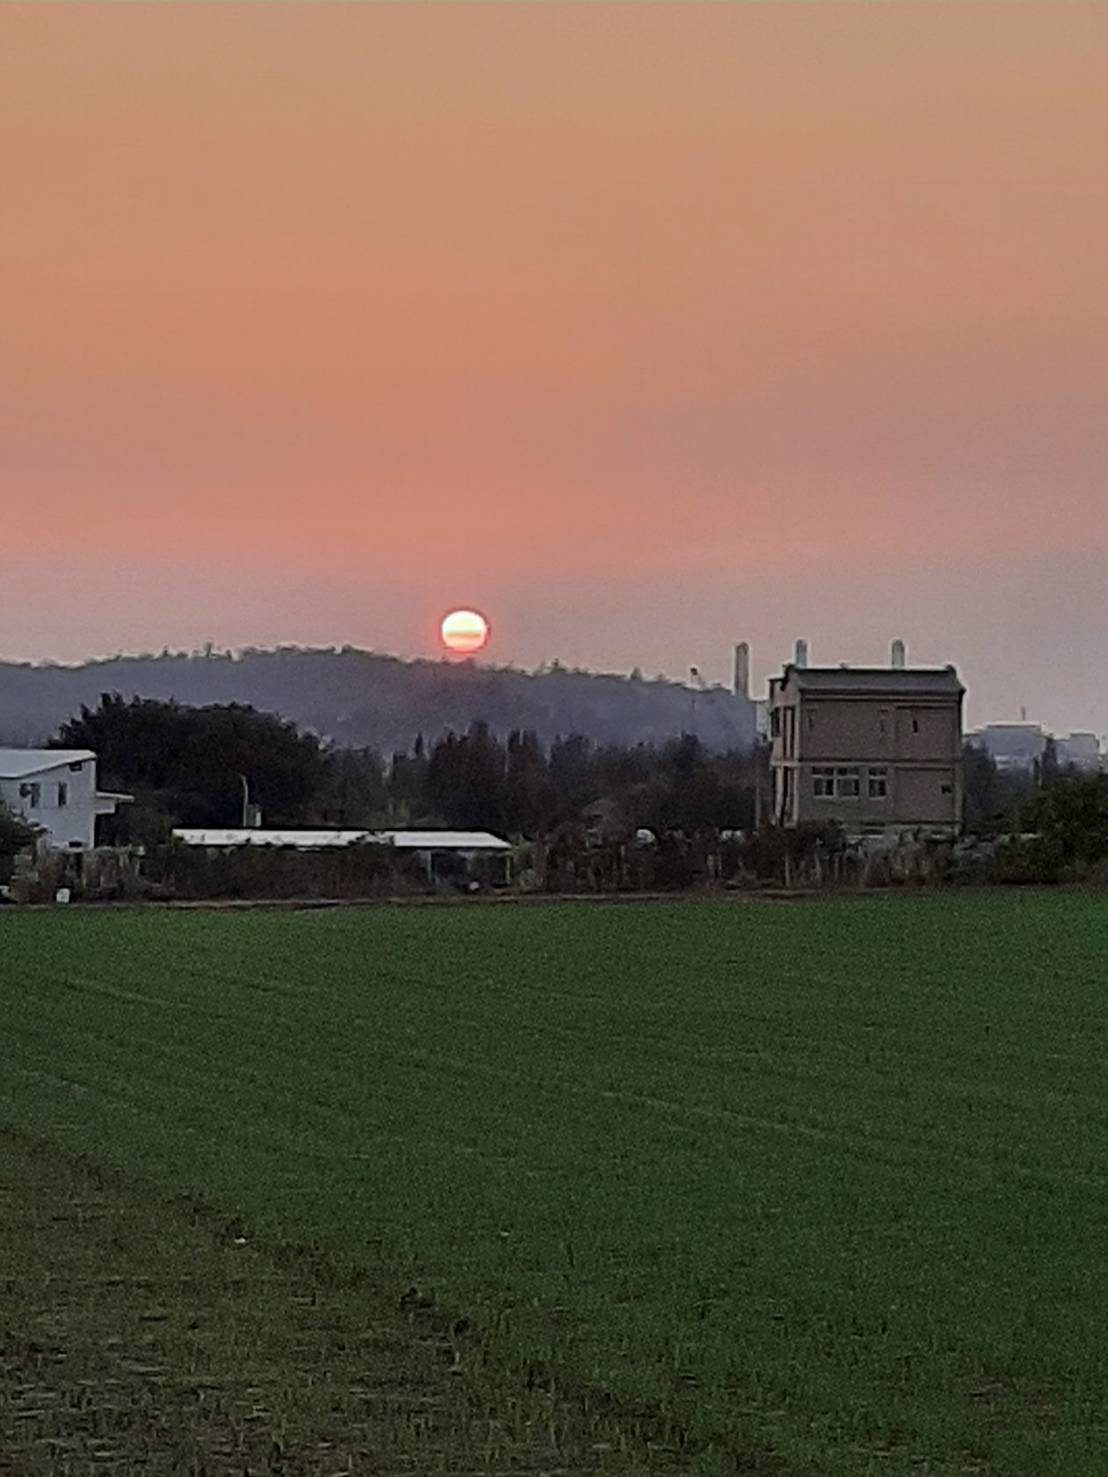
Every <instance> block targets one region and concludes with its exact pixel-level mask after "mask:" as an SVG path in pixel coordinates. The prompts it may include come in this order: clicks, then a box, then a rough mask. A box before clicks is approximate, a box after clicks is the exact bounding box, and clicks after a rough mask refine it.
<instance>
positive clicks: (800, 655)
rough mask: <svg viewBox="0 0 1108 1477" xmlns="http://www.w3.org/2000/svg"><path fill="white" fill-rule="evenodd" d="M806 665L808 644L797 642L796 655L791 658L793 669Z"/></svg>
mask: <svg viewBox="0 0 1108 1477" xmlns="http://www.w3.org/2000/svg"><path fill="white" fill-rule="evenodd" d="M807 665H808V643H807V641H798V642H797V643H796V654H795V655H794V657H793V666H794V667H806V666H807Z"/></svg>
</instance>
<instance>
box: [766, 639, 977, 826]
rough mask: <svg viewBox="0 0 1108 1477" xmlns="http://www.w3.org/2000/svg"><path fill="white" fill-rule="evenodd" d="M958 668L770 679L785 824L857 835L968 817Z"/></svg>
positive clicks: (898, 661) (789, 672) (799, 666)
mask: <svg viewBox="0 0 1108 1477" xmlns="http://www.w3.org/2000/svg"><path fill="white" fill-rule="evenodd" d="M964 693H965V689H964V688H963V687H962V684H961V682H960V681H959V680H958V674H957V672H956V671H955V669H954V668H953V667H939V668H922V667H916V668H911V667H908V666H907V665H906V664H905V660H904V647H903V643H901V642H896V643H895V644H894V648H893V659H892V663H891V665H890V666H888V667H849V666H845V665H844V666H840V667H810V666H808V661H807V647H806V645H805V643H804V642H797V652H796V660H794V661H792V662H790V663H788V664H787V665H786V667H785V669H784V671H783V672H782V674H781V676H780V677H774V678H771V680H770V696H769V713H770V741H771V744H772V750H771V767H772V773H773V814H774V819H775V820H776V822H777V824H778V825H782V826H797V825H801V824H803V823H805V822H809V821H838V822H839V823H841V824H842V825H843V826H844V827H845V829H846V831H847V833H848V834H850V835H856V836H860V835H875V834H885V833H890V834H892V833H897V832H902V831H916V830H922V831H924V832H927V833H942V834H951V833H953V832H955V831H957V829H958V828H959V826H960V825H961V822H962V699H963V696H964Z"/></svg>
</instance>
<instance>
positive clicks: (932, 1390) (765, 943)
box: [0, 893, 1108, 1477]
mask: <svg viewBox="0 0 1108 1477" xmlns="http://www.w3.org/2000/svg"><path fill="white" fill-rule="evenodd" d="M0 1043H2V1050H3V1059H2V1060H3V1066H2V1071H0V1288H2V1289H3V1290H4V1294H5V1296H4V1303H3V1306H2V1308H0V1438H2V1439H0V1471H3V1472H7V1471H10V1472H12V1473H17V1474H24V1473H36V1474H37V1473H39V1472H44V1473H45V1472H50V1473H54V1472H57V1473H63V1472H70V1471H72V1472H73V1473H77V1472H81V1473H84V1472H87V1471H89V1470H90V1463H91V1462H92V1461H93V1459H94V1458H95V1460H96V1463H97V1466H98V1469H101V1470H118V1471H120V1472H124V1471H126V1472H130V1471H133V1470H134V1471H137V1470H143V1471H165V1472H171V1471H196V1472H206V1473H208V1474H212V1473H224V1472H227V1473H231V1472H236V1473H241V1472H242V1471H244V1470H247V1471H250V1472H253V1473H261V1472H267V1473H268V1472H284V1473H301V1472H302V1473H312V1474H315V1473H320V1474H323V1473H338V1472H359V1473H361V1472H365V1473H371V1472H372V1473H376V1472H412V1473H417V1474H420V1473H424V1472H427V1473H430V1472H438V1471H453V1472H462V1471H465V1472H483V1471H489V1472H492V1471H495V1472H503V1473H507V1472H513V1473H514V1472H524V1471H528V1472H531V1471H534V1472H538V1471H551V1472H552V1471H555V1470H561V1471H585V1470H589V1471H592V1470H597V1471H604V1472H619V1473H629V1472H650V1473H663V1472H669V1471H677V1470H689V1471H692V1472H697V1473H712V1474H715V1473H724V1472H730V1473H765V1474H774V1477H794V1474H797V1477H799V1474H803V1477H816V1474H821V1477H824V1474H826V1477H830V1474H847V1477H855V1474H863V1473H878V1472H880V1473H885V1474H890V1477H900V1474H908V1473H912V1474H919V1473H929V1474H943V1477H947V1474H950V1477H953V1474H962V1473H979V1474H1005V1477H1038V1474H1065V1477H1086V1474H1087V1477H1094V1474H1095V1477H1102V1474H1103V1473H1104V1472H1105V1471H1108V1337H1106V1330H1108V1277H1106V1276H1105V1273H1104V1267H1105V1261H1106V1259H1108V1073H1106V1070H1105V1068H1106V1055H1108V900H1102V899H1099V898H1094V897H1080V896H1076V895H1042V894H1030V893H1028V894H1012V893H1009V894H1003V895H1001V894H996V895H981V896H972V897H971V896H966V897H957V896H951V897H932V898H920V899H915V900H913V899H896V898H888V899H882V900H879V901H873V902H870V901H852V902H833V901H829V902H812V903H804V904H797V905H772V904H742V903H703V904H689V903H674V904H651V905H642V906H638V905H592V904H550V905H539V906H520V907H512V906H481V905H477V906H472V907H470V906H462V907H455V908H424V907H413V908H391V909H390V908H368V909H359V910H335V911H317V912H273V911H256V912H222V913H221V912H165V911H157V910H150V911H142V910H135V911H129V912H128V911H122V912H111V911H101V912H96V911H77V910H74V911H72V912H68V913H63V912H42V913H17V912H15V911H14V910H12V911H9V912H5V913H2V914H0ZM197 1391H199V1393H197ZM105 1392H107V1393H105ZM152 1411H157V1412H160V1417H159V1418H160V1419H161V1421H162V1424H161V1425H159V1426H156V1427H155V1429H154V1433H153V1434H152V1435H151V1434H150V1419H151V1416H150V1412H152ZM97 1442H99V1443H100V1446H99V1447H96V1446H95V1443H97ZM142 1442H146V1445H145V1446H142V1445H141V1443H142ZM97 1452H99V1455H97ZM136 1453H138V1455H136ZM140 1458H141V1460H140ZM141 1461H145V1462H146V1463H147V1465H145V1466H143V1465H141ZM5 1462H7V1463H8V1464H9V1465H8V1466H5ZM111 1462H115V1463H116V1466H115V1467H114V1468H112V1467H111V1465H110V1464H111ZM190 1463H191V1465H189V1464H190ZM105 1464H107V1465H105Z"/></svg>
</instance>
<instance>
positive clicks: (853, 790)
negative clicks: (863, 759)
mask: <svg viewBox="0 0 1108 1477" xmlns="http://www.w3.org/2000/svg"><path fill="white" fill-rule="evenodd" d="M861 789H862V785H861V776H860V775H859V772H858V770H856V769H836V771H835V794H836V795H837V796H838V797H839V799H840V800H857V798H858V796H859V794H860V793H861Z"/></svg>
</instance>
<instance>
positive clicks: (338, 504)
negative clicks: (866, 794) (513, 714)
mask: <svg viewBox="0 0 1108 1477" xmlns="http://www.w3.org/2000/svg"><path fill="white" fill-rule="evenodd" d="M1106 75H1108V6H1104V5H1101V4H1098V3H1092V4H1088V5H1083V4H1066V3H1057V0H1054V3H1048V4H1042V5H1038V4H1034V3H1031V4H1014V3H1006V4H997V5H991V4H987V3H985V4H981V3H970V0H967V3H965V4H959V3H948V4H939V3H935V4H912V3H904V4H896V5H877V4H858V5H854V4H848V3H839V4H833V5H815V4H813V5H804V4H767V5H757V4H753V5H751V4H707V5H700V4H695V3H693V4H689V3H681V4H665V3H662V4H657V3H653V4H647V3H642V4H612V5H609V4H606V3H595V0H594V3H590V4H561V3H558V0H544V3H542V4H527V3H518V4H508V3H499V4H480V3H460V4H445V3H443V4H422V3H404V4H380V5H376V4H359V5H352V4H339V5H331V4H327V3H318V0H317V3H307V0H304V3H300V4H291V3H290V4H241V5H240V4H237V3H221V4H219V5H210V4H209V5H202V4H188V5H184V4H182V5H178V4H175V3H157V4H154V3H151V4H132V5H99V4H82V5H69V4H51V5H44V4H34V5H20V4H9V5H6V6H4V7H2V8H0V179H2V181H3V188H2V189H0V346H2V352H0V372H2V375H3V385H2V388H3V393H2V396H0V496H2V498H3V507H4V519H3V523H2V524H0V528H2V530H3V537H4V570H5V576H4V578H5V584H6V586H7V598H6V599H5V601H4V607H5V619H4V623H3V626H2V627H0V631H3V633H4V634H3V635H2V636H0V651H2V652H3V653H4V654H7V655H29V656H46V655H55V656H61V657H64V658H75V657H78V656H81V655H85V654H88V653H92V652H104V651H111V650H115V649H118V648H124V649H136V648H142V647H148V648H149V647H155V648H156V647H160V646H162V645H163V644H170V645H177V644H181V645H188V644H198V643H201V642H203V641H205V640H207V639H211V640H214V641H216V642H217V643H219V644H237V643H247V642H257V643H266V642H276V641H283V640H287V641H298V640H299V641H306V642H327V643H331V642H346V641H350V642H353V643H356V644H364V645H370V646H376V647H378V648H382V649H393V650H398V651H401V652H405V653H416V652H418V651H421V650H426V649H429V646H430V640H431V633H432V632H433V629H434V625H435V621H436V618H437V616H438V614H440V613H441V608H442V607H444V606H445V605H448V604H450V603H452V602H455V601H458V602H461V603H466V604H469V603H472V604H476V605H478V606H480V607H482V608H484V609H487V610H488V611H489V613H490V614H491V615H492V617H493V620H494V623H495V627H496V643H495V646H494V648H493V655H495V656H496V657H497V658H498V659H501V660H519V661H522V662H525V663H527V664H531V663H534V662H536V661H539V660H541V659H543V658H549V657H552V656H558V657H560V658H561V659H562V660H563V661H567V662H571V663H573V662H580V663H582V664H589V665H594V666H603V667H629V666H630V665H632V664H635V663H637V664H639V665H640V666H642V667H643V668H644V669H646V670H648V671H654V670H659V669H664V670H668V671H670V672H673V673H675V674H680V673H682V672H684V671H685V669H686V668H687V667H688V665H689V663H691V662H694V663H696V664H697V665H699V666H700V667H701V668H702V670H704V671H706V672H708V673H710V674H712V675H719V676H722V675H723V674H724V672H725V669H726V663H727V651H728V648H729V645H730V643H731V642H732V641H733V640H735V639H737V638H738V637H740V636H745V637H748V638H749V639H751V640H752V641H753V643H754V647H755V669H756V672H757V673H759V674H761V673H762V672H764V671H765V670H767V669H768V668H769V666H770V665H771V664H773V663H776V662H779V661H780V659H782V658H783V657H784V656H785V655H786V654H787V651H788V649H789V648H790V646H791V643H792V640H793V638H794V637H795V636H796V635H799V634H806V635H807V636H808V637H809V639H810V640H811V642H812V646H813V655H814V657H815V658H816V659H821V658H822V659H824V660H827V661H831V662H835V661H838V660H840V659H841V660H866V659H870V660H876V659H880V657H881V656H882V654H883V652H884V650H885V648H886V645H887V640H888V638H889V637H890V636H892V635H895V634H901V635H905V636H907V637H908V639H909V642H910V646H911V652H912V654H913V655H914V656H915V657H916V658H917V659H918V660H921V661H922V660H936V661H946V660H954V661H957V662H958V663H959V665H960V667H961V668H962V669H963V671H964V673H965V675H966V677H967V679H968V680H969V682H970V684H971V687H972V693H973V702H974V706H973V708H972V709H971V715H972V716H974V717H977V718H982V719H983V718H988V717H996V718H999V717H1004V716H1008V715H1009V714H1010V713H1011V712H1013V711H1014V709H1015V708H1016V706H1018V705H1019V704H1021V703H1026V704H1027V705H1028V706H1029V707H1030V708H1031V709H1033V710H1034V712H1035V714H1036V715H1037V716H1042V717H1043V718H1044V719H1046V720H1047V721H1050V722H1054V723H1057V724H1080V725H1089V726H1096V727H1098V728H1101V729H1108V679H1106V678H1105V676H1104V670H1105V667H1104V659H1103V655H1102V647H1103V642H1104V636H1105V633H1106V631H1108V581H1106V580H1105V579H1104V575H1103V570H1104V563H1105V557H1106V556H1108V517H1106V514H1108V465H1106V451H1108V416H1106V414H1105V400H1106V394H1105V391H1106V389H1108V292H1106V282H1108V267H1106V263H1108V89H1105V87H1104V77H1105V76H1106Z"/></svg>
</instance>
